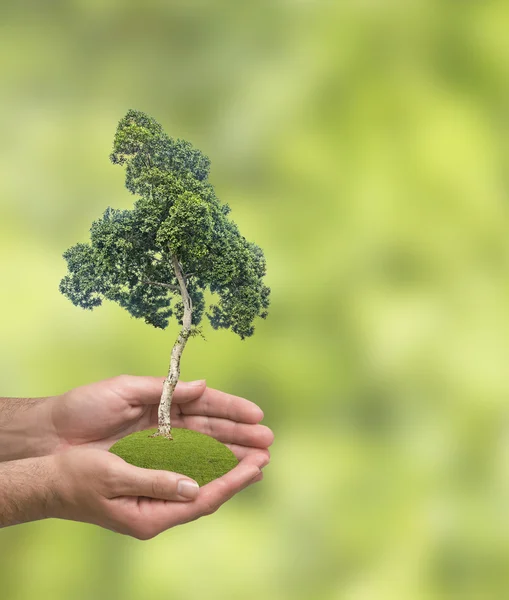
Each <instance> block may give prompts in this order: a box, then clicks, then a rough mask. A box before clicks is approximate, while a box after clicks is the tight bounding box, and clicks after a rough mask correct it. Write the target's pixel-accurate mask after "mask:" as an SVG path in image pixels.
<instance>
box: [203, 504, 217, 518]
mask: <svg viewBox="0 0 509 600" xmlns="http://www.w3.org/2000/svg"><path fill="white" fill-rule="evenodd" d="M219 506H220V505H219V504H210V503H207V504H206V505H205V507H204V509H203V511H202V515H203V516H204V517H208V516H210V515H213V514H214V513H215V512H217V511H218V509H219Z"/></svg>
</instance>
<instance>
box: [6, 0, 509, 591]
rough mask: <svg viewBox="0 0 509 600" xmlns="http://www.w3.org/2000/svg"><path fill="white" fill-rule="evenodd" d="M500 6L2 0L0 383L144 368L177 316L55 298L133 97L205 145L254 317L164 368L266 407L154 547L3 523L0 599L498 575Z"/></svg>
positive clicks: (64, 385) (363, 586)
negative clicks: (267, 453)
mask: <svg viewBox="0 0 509 600" xmlns="http://www.w3.org/2000/svg"><path fill="white" fill-rule="evenodd" d="M508 27H509V4H508V3H507V2H504V1H500V2H489V1H486V2H473V1H469V0H464V1H463V2H457V1H446V0H437V1H430V0H406V1H405V2H403V1H396V0H394V1H393V0H386V1H382V0H379V1H376V0H357V1H353V0H352V1H344V2H340V1H338V2H334V1H332V0H331V1H319V0H316V1H314V2H313V1H311V0H310V1H306V0H300V1H297V0H294V1H291V0H286V1H273V2H265V1H263V2H259V1H256V2H250V3H245V2H233V1H231V2H205V1H203V2H184V1H181V2H169V1H162V0H161V1H157V0H143V1H142V0H138V1H134V0H132V1H126V0H66V1H52V2H49V1H48V2H45V1H41V0H39V1H35V0H32V1H30V0H25V1H24V2H14V1H9V0H3V1H2V3H1V6H0V136H1V140H2V143H1V145H0V207H1V212H0V215H1V217H0V286H1V290H2V293H1V294H0V311H1V315H2V317H1V319H0V340H1V347H0V373H1V375H0V383H1V386H0V394H2V395H4V396H9V395H11V396H42V395H51V394H57V393H60V392H63V391H65V390H67V389H69V388H71V387H74V386H77V385H80V384H83V383H86V382H90V381H94V380H99V379H102V378H106V377H110V376H114V375H117V374H121V373H131V374H154V375H161V374H164V372H165V369H166V367H167V363H168V359H169V351H170V348H171V345H172V344H173V338H174V336H175V325H174V326H173V329H172V330H171V331H165V332H161V331H157V330H155V329H153V328H150V327H149V326H147V325H145V324H144V323H143V322H140V321H135V320H132V319H130V318H129V315H128V314H127V313H126V312H124V311H123V310H122V309H120V308H119V307H118V306H116V305H105V306H103V307H102V308H100V309H98V310H96V311H94V312H92V313H89V312H85V311H80V310H79V309H77V308H75V307H73V306H72V305H71V303H70V302H68V301H67V300H66V299H64V297H62V296H61V295H60V294H59V292H58V283H59V280H60V278H61V277H62V276H63V274H64V273H65V263H64V261H63V259H62V258H61V254H62V252H63V251H64V250H65V249H66V248H67V247H68V246H70V245H71V244H74V243H76V242H77V241H80V240H83V241H84V240H86V239H87V235H88V228H89V226H90V224H91V222H92V220H93V219H95V218H97V217H98V216H99V215H100V214H101V213H102V211H103V210H104V208H105V207H106V206H107V205H111V206H114V207H129V206H130V205H131V203H132V200H133V198H132V197H131V196H130V195H129V193H128V192H127V191H126V190H125V189H124V187H123V173H122V170H121V169H118V168H115V167H113V166H112V165H110V163H109V161H108V155H109V152H110V150H111V144H112V140H113V134H114V131H115V127H116V124H117V121H118V120H119V119H120V118H121V117H122V116H123V115H124V113H125V112H126V111H127V109H129V108H136V109H139V110H143V111H145V112H147V113H149V114H150V115H153V116H154V117H155V118H156V119H157V120H158V121H160V122H161V123H162V124H163V125H164V127H165V128H166V130H167V131H168V132H169V133H170V134H171V135H173V136H175V137H182V138H185V139H188V140H190V141H192V142H193V143H194V144H195V145H196V146H197V147H198V148H200V149H201V150H203V151H204V152H205V153H206V154H208V155H209V156H210V157H211V159H212V173H211V181H212V182H213V183H214V185H215V186H216V191H217V194H218V196H219V197H220V198H222V199H223V200H224V201H226V202H228V203H230V205H231V206H232V209H233V213H232V216H233V218H234V219H235V220H236V221H237V222H238V223H239V225H240V227H241V231H242V232H243V234H244V235H246V237H248V238H249V239H252V240H253V241H256V242H257V243H258V244H259V245H261V246H262V248H264V250H265V252H266V256H267V263H268V283H269V285H270V286H271V287H272V289H273V294H272V306H271V312H270V316H269V318H268V320H267V321H265V322H260V323H259V324H258V327H257V331H256V334H255V336H254V337H253V338H251V339H249V340H247V341H245V342H241V341H240V340H239V339H238V338H236V336H234V335H233V334H231V333H229V332H214V331H211V330H210V328H208V329H207V330H206V335H207V340H208V341H207V342H203V341H201V340H199V339H197V340H195V341H193V342H192V343H191V344H190V345H189V347H188V348H187V349H186V353H185V355H184V363H183V372H182V376H183V378H184V379H194V378H202V377H205V378H207V380H208V382H209V385H211V386H213V387H217V388H220V389H224V390H227V391H229V392H232V393H235V394H237V395H241V396H245V397H247V398H250V399H252V400H254V401H255V402H257V403H258V404H260V405H261V406H262V407H263V409H264V411H265V414H266V423H267V424H268V425H269V426H271V427H272V428H273V429H274V431H275V433H276V442H275V444H274V446H273V452H272V455H273V459H272V463H271V465H270V466H269V467H268V468H267V469H266V472H265V480H264V483H263V484H261V485H258V486H255V487H253V488H252V489H249V490H247V491H246V492H244V493H243V494H241V495H240V496H239V497H237V498H236V499H234V500H233V501H232V502H230V503H229V504H228V505H227V506H225V507H223V508H222V509H221V511H219V512H218V513H217V514H216V515H214V516H213V517H210V518H207V519H203V520H200V521H198V522H195V523H192V524H189V525H186V526H184V527H181V528H177V529H174V530H171V531H169V532H167V533H166V534H163V535H161V536H160V537H158V538H156V539H154V540H151V541H149V542H138V541H136V540H131V539H129V538H125V537H121V536H117V535H115V534H112V533H109V532H106V531H102V530H99V529H97V528H94V527H92V526H87V525H81V524H74V523H67V522H60V521H47V522H41V523H35V524H29V525H23V526H20V527H15V528H9V529H6V530H2V531H1V532H0V582H1V589H0V597H1V598H2V600H3V599H5V600H25V599H27V600H28V599H33V598H38V599H42V600H46V599H48V600H91V599H97V600H103V599H104V600H106V599H108V600H111V599H117V598H121V599H123V600H134V599H138V598H162V597H165V598H166V597H167V598H178V599H182V600H188V599H189V600H195V599H197V600H198V599H199V600H202V599H203V598H207V600H215V599H218V600H230V599H231V600H237V599H243V600H260V599H261V598H263V599H264V600H290V599H291V600H332V599H334V600H336V599H341V600H343V599H345V600H389V599H390V600H400V599H402V600H407V599H411V600H424V599H426V600H428V599H430V600H431V599H433V600H435V599H438V600H440V599H442V598H447V599H451V600H455V599H462V600H463V599H465V600H470V599H472V600H488V599H492V598H493V599H497V600H498V599H502V598H507V597H509V510H508V509H509V368H508V359H509V204H508V201H509V176H508V173H509V169H508V167H509V35H508V33H507V32H508Z"/></svg>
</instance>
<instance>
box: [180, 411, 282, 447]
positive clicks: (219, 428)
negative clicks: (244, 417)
mask: <svg viewBox="0 0 509 600" xmlns="http://www.w3.org/2000/svg"><path fill="white" fill-rule="evenodd" d="M173 424H174V425H175V426H176V427H184V428H186V429H192V430H194V431H198V432H200V433H204V434H206V435H210V436H211V437H213V438H215V439H216V440H219V441H220V442H222V443H223V444H238V445H240V446H253V447H255V448H267V447H268V446H271V445H272V443H273V441H274V434H273V433H272V431H271V430H270V429H269V428H268V427H266V426H265V425H259V424H257V425H254V424H246V423H236V422H235V421H229V420H228V419H218V418H216V417H202V416H195V415H192V416H191V415H187V416H184V415H180V416H177V417H175V418H174V420H173Z"/></svg>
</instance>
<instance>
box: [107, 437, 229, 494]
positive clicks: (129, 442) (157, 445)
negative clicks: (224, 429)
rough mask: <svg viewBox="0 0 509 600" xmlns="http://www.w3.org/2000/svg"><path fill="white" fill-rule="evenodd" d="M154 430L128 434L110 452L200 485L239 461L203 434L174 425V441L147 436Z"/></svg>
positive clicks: (227, 450)
mask: <svg viewBox="0 0 509 600" xmlns="http://www.w3.org/2000/svg"><path fill="white" fill-rule="evenodd" d="M155 431H157V430H156V429H148V430H145V431H138V432H136V433H131V435H128V436H126V437H125V438H122V439H121V440H119V441H118V442H116V443H115V444H114V445H113V446H112V447H111V448H110V452H113V454H116V455H117V456H120V458H123V459H124V460H125V461H126V462H128V463H130V464H131V465H135V466H136V467H143V468H145V469H163V470H166V471H174V472H176V473H182V475H187V476H188V477H191V478H192V479H194V480H195V481H196V482H197V483H198V484H199V485H200V486H202V485H205V484H206V483H209V482H210V481H213V480H214V479H217V478H218V477H221V476H222V475H224V474H225V473H228V471H231V470H232V469H233V467H235V466H236V465H237V464H238V462H239V461H238V460H237V459H236V457H235V455H234V454H233V452H232V451H231V450H230V449H229V448H227V447H226V446H225V445H224V444H221V442H218V441H217V440H215V439H214V438H212V437H210V436H208V435H205V434H203V433H198V432H197V431H191V430H190V429H175V428H174V429H172V430H171V433H172V435H173V440H168V439H166V438H163V437H156V438H152V437H150V436H151V435H152V434H153V433H155Z"/></svg>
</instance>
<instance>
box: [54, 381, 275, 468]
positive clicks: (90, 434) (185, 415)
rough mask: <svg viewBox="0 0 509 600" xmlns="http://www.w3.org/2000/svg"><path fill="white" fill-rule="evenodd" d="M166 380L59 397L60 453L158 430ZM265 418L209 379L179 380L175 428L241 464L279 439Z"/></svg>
mask: <svg viewBox="0 0 509 600" xmlns="http://www.w3.org/2000/svg"><path fill="white" fill-rule="evenodd" d="M163 381H164V379H163V378H162V377H161V378H159V377H136V376H129V375H120V376H118V377H114V378H112V379H107V380H104V381H100V382H97V383H92V384H89V385H85V386H82V387H78V388H75V389H72V390H70V391H69V392H67V393H65V394H63V395H62V396H60V397H55V398H53V399H52V406H51V419H52V423H53V427H54V431H55V451H56V452H60V451H63V450H67V449H69V448H71V447H76V446H81V447H87V448H100V449H106V450H107V449H109V448H110V447H111V446H112V445H113V444H114V443H115V442H116V441H117V440H119V439H120V438H122V437H125V436H126V435H129V434H130V433H133V432H135V431H141V430H143V429H149V428H151V427H156V426H157V410H158V405H159V400H160V397H161V390H162V385H163ZM262 418H263V412H262V410H261V409H260V408H259V407H258V406H256V404H254V403H252V402H250V401H249V400H245V399H243V398H239V397H237V396H232V395H230V394H226V393H224V392H221V391H219V390H214V389H211V388H207V387H206V385H205V382H204V381H198V382H190V383H185V382H179V383H178V384H177V387H176V389H175V393H174V396H173V402H172V407H171V419H172V425H173V426H174V427H185V428H187V429H193V430H195V431H199V432H201V433H205V434H207V435H210V436H211V437H214V438H215V439H217V440H219V441H220V442H222V443H224V444H225V445H226V446H228V447H229V448H230V449H231V450H232V451H233V452H234V454H235V455H236V456H237V458H239V460H240V459H243V458H245V457H246V456H248V455H253V454H257V453H259V452H260V451H262V452H264V453H265V454H266V455H267V456H268V447H269V446H270V445H271V444H272V442H273V439H274V436H273V433H272V431H271V430H270V429H269V428H268V427H265V426H264V425H261V424H260V421H261V420H262Z"/></svg>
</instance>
